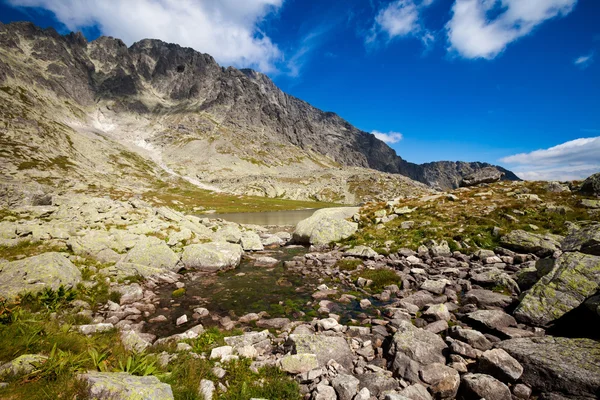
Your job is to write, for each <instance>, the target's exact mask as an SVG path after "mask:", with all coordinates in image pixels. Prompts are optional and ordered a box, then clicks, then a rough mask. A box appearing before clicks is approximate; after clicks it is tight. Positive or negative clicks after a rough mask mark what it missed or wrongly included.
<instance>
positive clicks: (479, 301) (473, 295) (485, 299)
mask: <svg viewBox="0 0 600 400" xmlns="http://www.w3.org/2000/svg"><path fill="white" fill-rule="evenodd" d="M536 272H537V271H536ZM463 302H464V303H465V304H475V305H476V306H477V307H479V308H483V309H493V308H506V307H508V306H509V305H511V304H512V302H513V299H512V298H511V297H510V296H507V295H505V294H502V293H496V292H492V291H491V290H485V289H473V290H470V291H468V292H467V294H465V296H464V299H463Z"/></svg>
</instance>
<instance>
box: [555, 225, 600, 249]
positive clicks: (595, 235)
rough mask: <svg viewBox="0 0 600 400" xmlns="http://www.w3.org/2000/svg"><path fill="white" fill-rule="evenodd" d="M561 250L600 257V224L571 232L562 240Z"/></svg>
mask: <svg viewBox="0 0 600 400" xmlns="http://www.w3.org/2000/svg"><path fill="white" fill-rule="evenodd" d="M562 249H563V250H564V251H579V252H581V253H585V254H591V255H594V256H600V224H598V223H596V224H591V225H588V226H584V227H582V228H581V229H577V230H574V231H572V232H571V233H569V235H567V237H566V238H565V240H563V243H562Z"/></svg>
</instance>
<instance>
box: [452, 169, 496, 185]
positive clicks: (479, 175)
mask: <svg viewBox="0 0 600 400" xmlns="http://www.w3.org/2000/svg"><path fill="white" fill-rule="evenodd" d="M503 176H504V173H503V172H501V171H499V170H498V169H496V168H494V167H485V168H481V169H480V170H477V171H475V172H473V173H471V174H468V175H465V176H464V177H463V179H462V181H461V182H460V186H462V187H469V186H477V185H481V184H482V183H494V182H498V181H499V180H500V179H502V177H503Z"/></svg>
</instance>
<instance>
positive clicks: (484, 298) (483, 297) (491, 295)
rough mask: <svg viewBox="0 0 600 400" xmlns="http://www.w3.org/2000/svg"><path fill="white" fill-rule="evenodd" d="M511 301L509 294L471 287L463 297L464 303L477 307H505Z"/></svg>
mask: <svg viewBox="0 0 600 400" xmlns="http://www.w3.org/2000/svg"><path fill="white" fill-rule="evenodd" d="M512 302H513V300H512V298H511V297H510V296H507V295H504V294H502V293H496V292H492V291H491V290H485V289H473V290H470V291H469V292H467V294H465V296H464V298H463V303H465V304H475V305H476V306H477V307H478V308H483V309H490V308H506V307H508V306H509V305H511V304H512Z"/></svg>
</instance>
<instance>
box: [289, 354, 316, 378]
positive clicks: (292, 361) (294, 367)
mask: <svg viewBox="0 0 600 400" xmlns="http://www.w3.org/2000/svg"><path fill="white" fill-rule="evenodd" d="M280 366H281V370H282V371H285V372H289V373H291V374H303V373H305V372H308V371H310V370H312V369H315V368H318V367H319V361H318V360H317V356H316V355H315V354H309V353H305V354H290V355H287V356H284V357H283V358H282V359H281V361H280Z"/></svg>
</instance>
